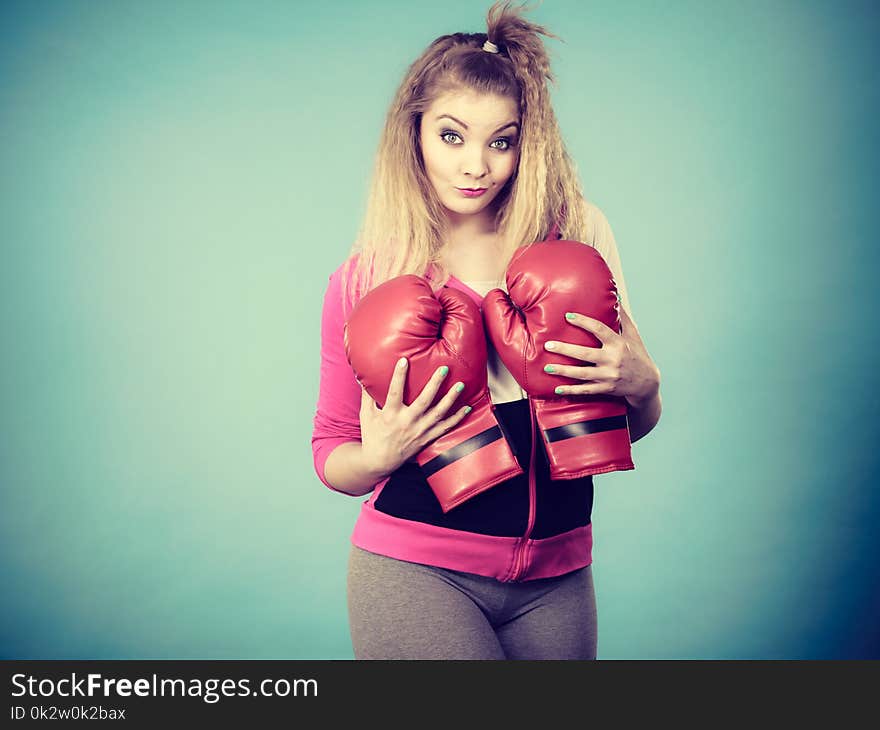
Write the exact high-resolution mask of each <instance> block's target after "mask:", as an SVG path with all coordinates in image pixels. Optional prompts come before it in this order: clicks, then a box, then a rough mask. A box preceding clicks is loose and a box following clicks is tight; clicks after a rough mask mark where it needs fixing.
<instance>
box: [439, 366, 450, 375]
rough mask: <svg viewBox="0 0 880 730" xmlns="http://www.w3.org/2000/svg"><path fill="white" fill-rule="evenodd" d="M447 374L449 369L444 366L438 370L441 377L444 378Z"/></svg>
mask: <svg viewBox="0 0 880 730" xmlns="http://www.w3.org/2000/svg"><path fill="white" fill-rule="evenodd" d="M448 372H449V368H448V367H446V366H445V365H444V366H443V367H442V368H440V375H443V376H444V377H445V376H446V374H447V373H448Z"/></svg>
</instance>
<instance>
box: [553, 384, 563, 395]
mask: <svg viewBox="0 0 880 730" xmlns="http://www.w3.org/2000/svg"><path fill="white" fill-rule="evenodd" d="M554 392H555V393H556V395H562V386H561V385H560V386H559V387H558V388H557V389H556V390H555V391H554Z"/></svg>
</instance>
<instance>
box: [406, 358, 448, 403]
mask: <svg viewBox="0 0 880 730" xmlns="http://www.w3.org/2000/svg"><path fill="white" fill-rule="evenodd" d="M448 374H449V367H448V366H446V365H442V366H441V367H439V368H437V369H436V370H435V371H434V374H433V375H432V376H431V377H430V378H429V379H428V382H427V383H425V387H424V388H422V392H421V393H419V394H418V396H417V397H416V398H415V400H413V402H412V403H411V404H410V408H413V409H414V413H415V414H416V415H417V416H418V415H421V414H422V413H424V412H425V411H426V410H427V409H428V407H429V406H430V405H431V403H433V402H434V398H436V397H437V393H438V392H439V391H440V385H441V384H442V383H443V379H444V378H445V377H446V376H447V375H448Z"/></svg>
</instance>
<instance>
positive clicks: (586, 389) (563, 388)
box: [554, 383, 614, 395]
mask: <svg viewBox="0 0 880 730" xmlns="http://www.w3.org/2000/svg"><path fill="white" fill-rule="evenodd" d="M613 390H614V386H613V385H608V384H606V383H579V384H578V385H560V386H558V387H557V388H556V390H555V391H554V392H555V393H556V395H606V394H608V393H612V392H613Z"/></svg>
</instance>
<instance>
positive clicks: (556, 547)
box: [351, 499, 593, 581]
mask: <svg viewBox="0 0 880 730" xmlns="http://www.w3.org/2000/svg"><path fill="white" fill-rule="evenodd" d="M351 542H352V544H354V545H356V546H357V547H359V548H362V549H364V550H367V551H369V552H372V553H377V554H379V555H386V556H388V557H390V558H397V559H398V560H405V561H406V562H409V563H422V564H424V565H434V566H437V567H440V568H447V569H449V570H461V571H465V572H467V573H476V574H477V575H483V576H487V577H489V578H495V579H496V580H499V581H504V580H505V577H506V576H508V575H509V574H510V566H511V563H512V562H513V557H514V551H515V550H516V548H517V546H518V545H520V544H521V543H522V538H519V537H498V536H495V535H481V534H479V533H476V532H465V531H463V530H451V529H449V528H447V527H438V526H437V525H429V524H427V523H425V522H415V521H413V520H404V519H401V518H399V517H392V516H391V515H387V514H385V513H384V512H380V511H379V510H377V509H376V508H375V507H374V506H373V504H372V499H371V500H368V501H366V502H364V503H363V506H362V507H361V513H360V515H359V516H358V519H357V521H356V522H355V525H354V530H353V532H352V535H351ZM592 549H593V526H592V524H589V525H584V526H583V527H577V528H575V529H573V530H569V531H568V532H564V533H562V534H561V535H554V536H553V537H546V538H543V539H540V540H531V539H530V540H526V549H525V559H526V565H525V567H524V570H523V572H522V575H521V576H520V577H519V579H518V580H519V581H526V580H535V579H537V578H552V577H555V576H558V575H563V574H565V573H568V572H570V571H572V570H577V569H578V568H583V567H584V566H587V565H590V564H591V563H592V562H593V559H592Z"/></svg>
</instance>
